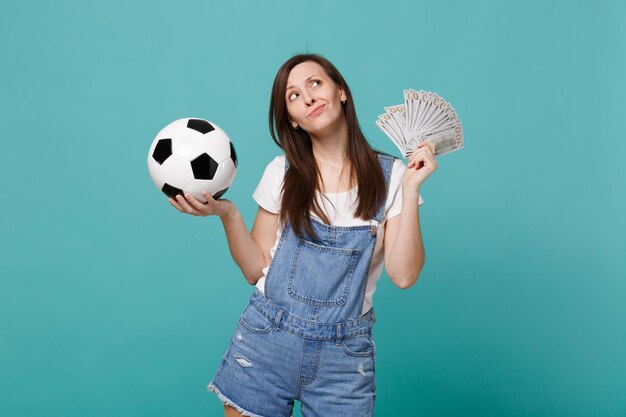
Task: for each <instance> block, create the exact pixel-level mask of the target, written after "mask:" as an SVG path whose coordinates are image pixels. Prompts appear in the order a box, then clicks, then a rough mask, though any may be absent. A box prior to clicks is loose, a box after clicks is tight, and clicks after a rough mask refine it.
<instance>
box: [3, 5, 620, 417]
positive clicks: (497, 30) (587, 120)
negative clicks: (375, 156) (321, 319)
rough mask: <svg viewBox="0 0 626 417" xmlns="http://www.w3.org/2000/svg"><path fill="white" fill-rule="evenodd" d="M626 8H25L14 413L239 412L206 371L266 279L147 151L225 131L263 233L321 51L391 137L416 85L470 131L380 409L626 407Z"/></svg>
mask: <svg viewBox="0 0 626 417" xmlns="http://www.w3.org/2000/svg"><path fill="white" fill-rule="evenodd" d="M625 22H626V3H624V2H620V1H595V2H591V1H589V2H582V1H578V2H571V1H553V2H550V1H538V0H534V1H526V2H519V1H515V2H514V1H500V2H498V1H471V2H470V1H396V2H382V1H370V2H364V1H362V0H361V1H356V0H351V1H343V2H340V1H318V2H302V1H297V2H294V1H282V0H281V1H245V2H242V1H232V2H209V1H178V2H174V1H168V2H164V1H135V2H128V1H120V0H114V1H107V2H86V1H58V2H45V1H32V2H29V1H8V0H2V1H1V2H0V46H1V52H2V65H0V97H1V100H0V137H1V139H0V177H1V178H2V180H3V187H2V188H3V196H2V197H1V198H0V213H1V216H0V230H1V236H2V237H1V240H0V414H1V415H2V416H20V417H22V416H43V415H46V416H64V417H70V416H113V415H115V416H151V417H154V416H173V415H185V416H219V415H222V406H221V404H220V402H219V401H218V399H217V397H216V396H215V395H214V394H212V393H209V392H207V390H206V385H207V383H208V382H209V381H210V379H211V378H212V377H213V374H214V372H215V369H216V368H217V366H218V364H219V360H220V359H221V357H222V355H223V353H224V351H225V349H226V347H227V345H228V341H229V338H230V337H231V335H232V332H233V330H234V327H235V325H236V322H237V319H238V318H239V315H240V314H241V312H242V310H243V307H244V306H245V303H246V301H247V299H248V297H249V295H250V293H251V291H252V290H253V287H251V286H249V285H248V284H247V283H246V281H245V280H244V278H243V275H242V274H241V273H240V271H239V269H238V268H237V265H236V264H235V262H234V261H233V260H232V258H231V257H230V253H229V251H228V247H227V244H226V238H225V236H224V232H223V229H222V226H221V223H220V221H219V219H217V218H197V217H192V216H188V215H183V214H180V213H178V212H177V211H176V210H174V209H173V208H172V207H171V206H170V205H169V203H168V202H167V201H166V199H165V198H164V196H163V195H162V194H161V193H160V192H158V191H157V189H156V188H155V187H154V185H153V184H152V182H151V180H150V178H149V176H148V172H147V168H146V157H147V152H148V148H149V146H150V143H151V142H152V139H153V138H154V136H155V135H156V133H157V132H158V131H159V130H160V129H161V128H162V127H163V126H165V125H166V124H168V123H169V122H171V121H173V120H175V119H178V118H182V117H203V118H206V119H209V120H212V121H214V122H216V123H217V124H219V125H220V126H221V127H223V128H224V129H225V130H226V131H227V132H228V133H229V135H230V136H231V138H232V140H233V141H234V143H235V145H236V147H237V151H238V156H239V162H240V165H239V171H238V174H237V178H236V182H235V184H234V185H233V187H232V188H231V189H230V190H229V191H228V192H227V194H226V195H225V198H228V199H231V200H233V201H234V202H235V203H236V204H237V206H238V207H239V209H240V210H241V212H242V214H243V216H244V218H245V221H246V223H247V225H248V227H251V226H252V222H253V220H254V215H255V213H256V210H257V205H256V203H255V202H254V201H253V200H252V198H251V195H252V192H253V191H254V189H255V187H256V185H257V183H258V181H259V179H260V177H261V175H262V173H263V169H264V167H265V165H266V164H267V163H268V162H269V161H270V160H271V159H272V158H273V157H274V156H276V155H278V154H279V153H280V149H279V148H278V147H276V146H275V145H274V143H273V142H272V141H271V138H270V136H269V133H268V128H267V111H268V104H269V94H270V89H271V83H272V80H273V77H274V75H275V73H276V71H277V69H278V67H279V66H280V65H281V64H282V62H284V61H285V60H286V59H287V58H288V57H290V56H291V55H292V54H295V53H299V52H306V51H309V52H318V53H321V54H323V55H324V56H326V57H327V58H329V59H330V60H331V61H333V62H334V63H335V64H336V66H337V67H338V68H339V70H340V71H342V73H343V74H344V76H345V78H346V79H347V80H348V83H349V85H350V87H351V89H352V91H353V94H354V97H355V102H356V105H357V110H358V114H359V118H360V122H361V125H362V127H363V130H364V132H365V133H366V135H367V137H368V139H369V140H370V142H371V143H372V144H373V145H374V146H376V147H378V148H381V149H383V150H386V151H388V152H391V153H393V154H395V155H399V152H398V151H397V149H396V148H395V147H394V145H393V144H392V142H391V141H390V140H389V139H388V138H387V137H386V136H384V135H383V134H382V132H380V131H379V130H378V128H377V127H376V126H375V125H374V120H375V119H376V116H377V115H378V114H380V113H382V111H383V107H384V106H387V105H392V104H398V103H401V102H402V100H403V97H402V90H403V89H404V88H415V89H425V90H431V91H436V92H437V93H439V94H440V95H441V96H442V97H444V98H445V99H447V100H448V101H450V102H451V103H452V104H453V106H454V107H455V109H456V110H457V112H458V114H459V116H460V119H461V121H462V122H463V127H464V133H465V149H463V150H461V151H458V152H454V153H452V154H449V155H444V156H442V157H440V158H439V159H438V161H439V168H438V169H437V171H436V172H435V173H434V174H433V175H432V176H431V177H430V178H429V179H428V180H427V181H426V183H425V184H424V185H423V187H422V195H423V197H424V200H425V205H424V206H422V208H421V209H420V220H421V224H422V228H423V238H424V242H425V246H426V251H427V261H426V265H425V267H424V270H423V272H422V275H421V276H420V280H419V282H418V284H417V285H416V286H414V287H412V288H410V289H408V290H404V291H403V290H400V289H398V288H397V287H395V286H394V285H393V284H392V283H391V281H390V280H389V278H388V277H387V276H386V275H383V276H382V277H381V280H380V282H379V286H378V290H377V293H376V295H375V297H374V302H375V306H376V312H377V319H378V322H377V324H376V326H375V330H374V334H375V338H376V344H377V367H376V369H377V386H378V391H377V398H376V414H377V415H380V416H395V415H415V416H417V415H420V416H461V415H463V416H546V417H548V416H550V417H556V416H568V417H570V416H626V303H625V302H624V300H625V299H626V261H625V260H624V254H625V253H626V250H625V247H626V238H625V236H624V235H625V231H626V217H625V216H624V213H625V212H626V192H625V187H624V186H625V179H626V168H625V164H624V157H625V156H626V140H625V138H626V128H625V125H624V123H623V121H624V110H625V109H626V99H625V97H626V82H625V81H624V74H625V73H626V24H625ZM297 408H298V405H297V406H296V409H297ZM297 415H299V414H297Z"/></svg>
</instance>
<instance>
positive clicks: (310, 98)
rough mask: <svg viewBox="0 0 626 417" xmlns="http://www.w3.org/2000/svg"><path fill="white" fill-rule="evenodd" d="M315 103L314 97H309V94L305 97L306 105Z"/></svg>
mask: <svg viewBox="0 0 626 417" xmlns="http://www.w3.org/2000/svg"><path fill="white" fill-rule="evenodd" d="M314 101H315V100H314V99H313V97H311V96H310V95H308V94H307V95H306V96H304V102H305V103H306V104H313V102H314Z"/></svg>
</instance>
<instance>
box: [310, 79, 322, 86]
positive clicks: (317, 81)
mask: <svg viewBox="0 0 626 417" xmlns="http://www.w3.org/2000/svg"><path fill="white" fill-rule="evenodd" d="M321 83H322V82H321V81H320V80H313V81H311V85H313V84H317V85H320V84H321Z"/></svg>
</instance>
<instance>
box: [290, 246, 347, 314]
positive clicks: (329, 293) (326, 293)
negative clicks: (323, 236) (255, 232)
mask: <svg viewBox="0 0 626 417" xmlns="http://www.w3.org/2000/svg"><path fill="white" fill-rule="evenodd" d="M358 258H359V250H358V249H343V248H335V247H332V246H322V245H318V244H315V243H312V242H309V241H308V240H304V239H301V238H300V239H298V245H297V247H296V250H295V254H294V257H293V262H292V265H291V271H290V273H289V285H288V288H287V291H288V292H289V295H290V296H291V297H293V298H295V299H296V300H298V301H301V302H303V303H307V304H312V305H315V306H340V305H343V304H345V303H346V301H347V299H348V295H349V292H350V286H351V284H352V276H353V273H354V269H355V268H356V264H357V260H358Z"/></svg>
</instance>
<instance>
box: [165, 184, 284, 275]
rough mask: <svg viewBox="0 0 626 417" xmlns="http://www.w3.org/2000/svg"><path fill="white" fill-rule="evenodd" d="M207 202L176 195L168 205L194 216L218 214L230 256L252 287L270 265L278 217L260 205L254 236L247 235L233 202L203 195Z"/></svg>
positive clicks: (188, 196)
mask: <svg viewBox="0 0 626 417" xmlns="http://www.w3.org/2000/svg"><path fill="white" fill-rule="evenodd" d="M204 197H205V198H206V199H207V203H201V202H200V201H198V200H197V199H196V198H194V196H192V195H191V194H186V195H185V197H183V196H181V195H177V196H176V200H174V199H172V198H168V200H169V202H170V203H171V204H172V205H173V206H174V207H175V208H176V209H177V210H178V211H180V212H182V213H188V214H191V215H193V216H209V215H218V216H219V217H220V219H221V220H222V225H223V227H224V231H225V232H226V238H227V240H228V247H229V249H230V253H231V255H232V257H233V259H234V260H235V262H236V263H237V265H238V266H239V269H241V272H242V273H243V275H244V277H245V278H246V281H248V282H249V283H250V284H251V285H254V284H256V283H257V281H258V280H259V278H261V276H263V268H265V267H266V266H267V265H269V262H270V258H271V257H270V248H271V247H272V244H273V243H274V239H275V238H276V230H277V228H278V214H274V213H270V212H269V211H267V210H265V209H263V208H262V207H260V206H259V211H258V212H257V216H256V219H255V220H254V225H253V226H252V233H249V232H248V228H247V226H246V224H245V223H244V222H243V217H242V216H241V213H240V212H239V209H237V206H235V204H234V203H233V202H232V201H229V200H225V199H223V200H222V199H220V200H215V199H213V198H212V197H211V195H210V194H208V193H204Z"/></svg>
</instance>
